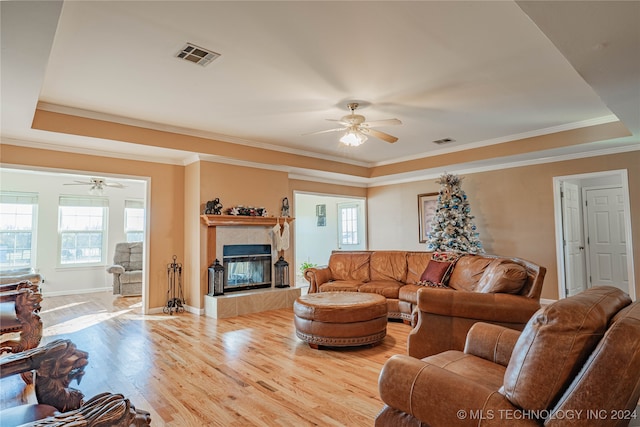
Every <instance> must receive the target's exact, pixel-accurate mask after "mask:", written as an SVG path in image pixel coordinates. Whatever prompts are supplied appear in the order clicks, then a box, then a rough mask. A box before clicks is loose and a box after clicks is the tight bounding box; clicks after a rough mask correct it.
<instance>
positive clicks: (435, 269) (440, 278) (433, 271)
mask: <svg viewBox="0 0 640 427" xmlns="http://www.w3.org/2000/svg"><path fill="white" fill-rule="evenodd" d="M452 269H453V262H443V261H434V260H433V259H432V260H431V261H429V264H427V268H425V270H424V272H423V273H422V276H420V282H431V283H435V284H438V285H445V284H446V282H447V280H448V279H449V276H450V275H451V270H452Z"/></svg>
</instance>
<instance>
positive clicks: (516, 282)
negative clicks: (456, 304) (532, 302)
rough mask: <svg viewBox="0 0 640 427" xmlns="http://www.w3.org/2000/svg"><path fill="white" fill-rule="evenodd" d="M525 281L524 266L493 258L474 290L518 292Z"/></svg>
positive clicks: (497, 292)
mask: <svg viewBox="0 0 640 427" xmlns="http://www.w3.org/2000/svg"><path fill="white" fill-rule="evenodd" d="M526 281H527V270H526V269H525V268H524V266H522V265H520V264H516V263H514V262H510V261H507V260H501V259H494V260H493V261H491V263H490V264H489V265H488V266H487V268H486V270H485V271H484V274H483V275H482V277H481V278H480V281H479V282H478V287H477V288H476V292H483V293H492V294H499V293H502V294H518V293H520V290H521V289H522V287H523V286H524V284H525V283H526Z"/></svg>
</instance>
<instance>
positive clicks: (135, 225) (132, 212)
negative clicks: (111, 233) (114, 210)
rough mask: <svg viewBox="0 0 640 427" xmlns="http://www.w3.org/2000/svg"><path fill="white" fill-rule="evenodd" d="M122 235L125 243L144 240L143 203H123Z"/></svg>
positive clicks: (130, 201)
mask: <svg viewBox="0 0 640 427" xmlns="http://www.w3.org/2000/svg"><path fill="white" fill-rule="evenodd" d="M124 233H125V234H126V236H127V242H142V240H143V239H144V202H142V201H140V200H125V201H124Z"/></svg>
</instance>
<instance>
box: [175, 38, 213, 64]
mask: <svg viewBox="0 0 640 427" xmlns="http://www.w3.org/2000/svg"><path fill="white" fill-rule="evenodd" d="M219 56H220V54H219V53H216V52H214V51H212V50H208V49H204V48H202V47H200V46H196V45H194V44H191V43H187V44H185V45H184V47H183V48H182V50H181V51H180V52H178V53H177V54H176V57H178V58H182V59H184V60H186V61H190V62H193V63H195V64H198V65H202V66H203V67H204V66H206V65H208V64H209V63H210V62H211V61H213V60H214V59H216V58H217V57H219Z"/></svg>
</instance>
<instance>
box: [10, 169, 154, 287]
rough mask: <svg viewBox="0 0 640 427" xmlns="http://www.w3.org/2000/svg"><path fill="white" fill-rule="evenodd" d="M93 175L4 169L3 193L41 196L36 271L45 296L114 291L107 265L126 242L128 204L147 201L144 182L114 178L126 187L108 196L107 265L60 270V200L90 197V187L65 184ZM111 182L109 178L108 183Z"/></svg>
mask: <svg viewBox="0 0 640 427" xmlns="http://www.w3.org/2000/svg"><path fill="white" fill-rule="evenodd" d="M90 177H91V176H81V175H71V174H61V173H49V172H33V171H19V170H13V169H6V168H2V169H0V190H2V191H22V192H30V193H38V212H37V219H38V222H37V229H36V235H35V238H36V252H35V260H34V261H35V265H34V267H35V268H36V270H37V271H38V272H39V273H40V274H42V275H43V276H44V279H45V282H44V285H43V289H42V291H43V293H44V294H45V295H70V294H75V293H84V292H95V291H100V290H111V289H112V287H111V283H112V277H111V275H110V274H108V273H107V272H106V266H107V265H109V264H111V262H112V261H113V253H114V250H115V245H116V243H118V242H123V241H125V240H126V238H125V233H124V201H125V200H127V199H139V200H142V199H144V198H145V192H146V191H145V185H146V183H145V182H143V181H134V180H124V179H119V178H118V179H113V181H117V182H122V183H123V184H124V185H126V188H123V189H118V188H108V189H107V190H106V191H105V194H104V197H107V198H108V199H109V214H108V218H109V226H108V230H109V233H108V236H107V249H106V250H107V252H106V257H105V258H106V261H105V264H104V265H100V266H91V267H59V266H58V264H57V259H58V256H59V255H58V253H59V249H58V247H59V241H58V199H59V197H60V195H82V196H86V195H88V190H89V186H84V185H64V184H65V183H70V182H73V181H74V180H81V181H86V180H87V179H89V178H90ZM108 180H109V179H107V181H108Z"/></svg>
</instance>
